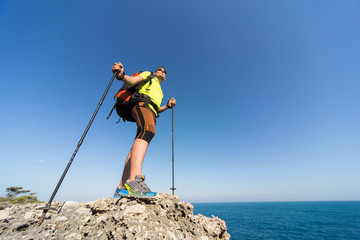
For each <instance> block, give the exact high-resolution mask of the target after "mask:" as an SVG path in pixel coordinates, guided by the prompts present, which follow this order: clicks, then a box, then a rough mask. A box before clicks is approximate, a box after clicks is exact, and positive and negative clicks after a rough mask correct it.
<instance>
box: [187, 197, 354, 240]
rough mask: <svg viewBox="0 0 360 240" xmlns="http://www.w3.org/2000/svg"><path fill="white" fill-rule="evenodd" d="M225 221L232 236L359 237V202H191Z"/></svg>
mask: <svg viewBox="0 0 360 240" xmlns="http://www.w3.org/2000/svg"><path fill="white" fill-rule="evenodd" d="M192 205H193V206H194V214H202V215H204V216H207V217H212V216H216V217H219V218H221V219H222V220H224V221H225V223H226V227H227V230H228V233H229V234H230V235H231V237H230V239H233V240H237V239H241V240H242V239H249V240H250V239H251V240H256V239H266V240H268V239H269V240H280V239H281V240H287V239H289V240H293V239H294V240H295V239H301V240H303V239H304V240H312V239H314V240H322V239H324V240H356V239H359V240H360V201H334V202H249V203H246V202H239V203H192Z"/></svg>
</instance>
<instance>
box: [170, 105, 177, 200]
mask: <svg viewBox="0 0 360 240" xmlns="http://www.w3.org/2000/svg"><path fill="white" fill-rule="evenodd" d="M171 119H172V188H170V189H171V190H172V195H174V191H175V190H176V188H175V186H174V163H175V161H174V107H173V108H171Z"/></svg>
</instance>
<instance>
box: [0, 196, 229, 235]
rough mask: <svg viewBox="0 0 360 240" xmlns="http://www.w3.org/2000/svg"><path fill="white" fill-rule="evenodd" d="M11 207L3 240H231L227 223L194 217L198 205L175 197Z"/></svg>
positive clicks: (1, 219)
mask: <svg viewBox="0 0 360 240" xmlns="http://www.w3.org/2000/svg"><path fill="white" fill-rule="evenodd" d="M44 205H45V204H35V203H33V204H25V205H7V206H6V207H5V208H4V209H2V210H0V239H141V240H142V239H151V240H152V239H194V240H195V239H196V240H197V239H203V240H205V239H229V238H230V235H229V234H228V233H227V231H226V225H225V222H224V221H223V220H221V219H219V218H217V217H214V216H212V218H208V217H205V216H203V215H201V214H199V215H193V206H192V205H191V204H190V203H188V202H180V198H179V197H176V196H172V195H170V194H166V193H163V194H159V195H158V197H157V198H156V199H154V200H141V199H128V198H122V199H113V198H105V199H100V200H97V201H93V202H87V203H78V202H72V201H67V202H65V203H64V204H63V203H60V202H53V203H52V207H55V208H56V209H58V210H57V211H49V212H48V213H47V214H46V216H45V220H44V222H43V223H42V224H41V225H40V226H39V224H38V221H39V218H40V216H41V214H42V211H40V210H37V209H36V208H38V207H42V206H44Z"/></svg>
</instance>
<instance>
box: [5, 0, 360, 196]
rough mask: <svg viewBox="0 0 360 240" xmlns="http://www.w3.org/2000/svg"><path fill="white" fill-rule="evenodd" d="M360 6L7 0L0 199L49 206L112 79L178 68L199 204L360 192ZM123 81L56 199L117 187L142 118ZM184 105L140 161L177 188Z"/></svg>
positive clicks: (174, 76) (183, 178)
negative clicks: (132, 119) (117, 74)
mask: <svg viewBox="0 0 360 240" xmlns="http://www.w3.org/2000/svg"><path fill="white" fill-rule="evenodd" d="M359 24H360V2H359V1H356V0H347V1H343V0H301V1H300V0H297V1H296V0H294V1H288V0H273V1H268V0H225V1H213V0H197V1H193V0H184V1H169V0H155V1H148V0H137V1H119V0H118V1H115V0H107V1H101V2H99V1H94V0H87V1H82V0H79V1H71V0H64V1H61V3H59V2H55V1H46V0H33V1H19V0H0V82H1V88H0V109H1V118H0V133H1V135H0V136H1V137H0V148H1V149H0V166H1V168H0V196H5V194H6V192H5V189H6V188H7V187H10V186H21V187H23V188H24V189H29V190H31V191H32V192H35V193H37V196H38V198H39V200H42V201H48V200H49V198H50V196H51V194H52V192H53V190H54V188H55V186H56V184H57V182H58V180H59V179H60V177H61V174H62V173H63V171H64V170H65V167H66V165H67V164H68V162H69V160H70V157H71V155H72V154H73V152H74V150H75V148H76V146H77V144H78V142H79V140H80V138H81V136H82V134H83V132H84V130H85V128H86V126H87V124H88V122H89V121H90V118H91V116H92V114H93V113H94V111H95V109H96V107H97V106H98V104H99V101H100V99H101V96H102V95H103V93H104V91H105V89H106V87H107V85H108V83H109V82H110V79H111V77H112V73H111V67H112V65H113V64H114V62H118V61H120V62H122V63H123V64H124V67H125V71H126V73H127V74H132V73H135V72H137V71H140V70H142V71H144V70H150V71H153V70H155V68H156V67H157V66H159V65H163V66H165V67H166V69H167V79H166V81H164V82H163V83H162V88H163V92H164V100H163V104H165V103H166V101H167V100H168V99H170V98H172V97H174V98H176V100H177V105H176V107H175V108H174V139H175V140H174V144H175V149H174V156H175V158H174V160H175V187H176V190H175V194H176V195H178V196H179V197H180V198H181V200H182V201H189V202H265V201H335V200H360V188H359V182H360V174H359V172H360V161H359V160H360V159H359V157H360V148H359V146H360V111H359V110H360V109H359V102H360V94H359V92H360V81H359V77H360V28H359ZM121 85H122V83H121V82H120V81H114V83H113V84H112V86H111V88H110V90H109V93H108V95H107V97H106V98H105V101H104V102H103V104H102V105H101V107H100V110H99V112H98V114H97V116H96V118H95V120H94V122H93V124H92V125H91V128H90V130H89V132H88V134H87V135H86V138H85V140H84V142H83V144H82V145H81V147H80V149H79V151H78V153H77V155H76V157H75V159H74V161H73V162H72V165H71V167H70V169H69V171H68V173H67V175H66V177H65V179H64V182H63V183H62V185H61V187H60V189H59V191H58V192H57V195H56V197H55V200H57V201H70V200H72V201H77V202H87V201H93V200H97V199H100V198H106V197H109V196H112V195H113V193H114V191H115V188H116V186H117V184H118V183H119V182H120V178H121V174H122V170H123V166H124V161H125V158H126V156H127V154H128V151H129V149H130V147H131V144H132V141H133V138H134V136H135V132H136V126H135V124H133V123H129V122H125V123H124V122H120V123H118V124H116V122H117V121H118V119H119V118H118V117H117V115H116V113H113V114H112V116H111V117H110V119H109V120H106V117H107V115H108V113H109V111H110V110H111V108H112V106H113V104H114V100H113V95H114V94H115V92H116V91H117V90H118V89H119V88H120V87H121ZM171 122H172V113H171V111H166V112H164V113H162V114H161V116H160V117H159V118H158V119H157V129H156V136H155V138H154V139H153V141H152V142H151V144H150V147H149V149H148V152H147V154H146V158H145V161H144V165H143V174H144V175H145V176H146V182H147V184H148V185H149V187H150V188H151V189H152V190H153V191H157V192H166V193H171V190H170V188H171V187H172V131H171V127H172V124H171Z"/></svg>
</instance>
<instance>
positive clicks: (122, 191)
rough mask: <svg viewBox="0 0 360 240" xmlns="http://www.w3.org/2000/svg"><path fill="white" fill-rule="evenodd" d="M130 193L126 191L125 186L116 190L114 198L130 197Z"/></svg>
mask: <svg viewBox="0 0 360 240" xmlns="http://www.w3.org/2000/svg"><path fill="white" fill-rule="evenodd" d="M128 195H129V192H128V190H126V188H125V187H124V186H123V187H122V188H120V189H119V188H116V190H115V193H114V196H113V198H121V197H123V196H128Z"/></svg>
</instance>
